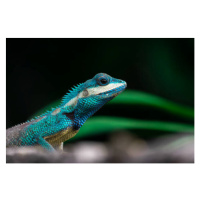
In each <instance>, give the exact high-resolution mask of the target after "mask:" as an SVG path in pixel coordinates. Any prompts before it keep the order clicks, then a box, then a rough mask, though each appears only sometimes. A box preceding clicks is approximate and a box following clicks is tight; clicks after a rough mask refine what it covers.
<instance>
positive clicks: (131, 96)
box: [109, 90, 194, 119]
mask: <svg viewBox="0 0 200 200" xmlns="http://www.w3.org/2000/svg"><path fill="white" fill-rule="evenodd" d="M109 104H111V105H112V104H125V105H129V106H134V105H145V106H151V107H157V108H159V109H163V110H165V111H167V112H170V113H172V114H175V115H179V116H182V117H186V118H191V119H193V118H194V109H193V108H189V107H187V106H182V105H179V104H177V103H174V102H171V101H169V100H166V99H164V98H161V97H158V96H155V95H151V94H148V93H145V92H140V91H135V90H126V91H124V92H123V93H122V94H120V95H119V96H117V97H116V98H114V99H113V100H112V101H110V102H109Z"/></svg>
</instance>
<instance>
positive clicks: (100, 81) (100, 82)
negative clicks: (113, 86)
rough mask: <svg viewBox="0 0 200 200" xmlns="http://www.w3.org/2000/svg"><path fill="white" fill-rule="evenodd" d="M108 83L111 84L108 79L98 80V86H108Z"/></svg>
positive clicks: (101, 78)
mask: <svg viewBox="0 0 200 200" xmlns="http://www.w3.org/2000/svg"><path fill="white" fill-rule="evenodd" d="M108 83H109V80H108V78H106V77H100V78H99V79H98V84H99V85H102V86H104V85H108Z"/></svg>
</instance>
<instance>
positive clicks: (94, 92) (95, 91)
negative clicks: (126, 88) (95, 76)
mask: <svg viewBox="0 0 200 200" xmlns="http://www.w3.org/2000/svg"><path fill="white" fill-rule="evenodd" d="M123 85H124V83H110V84H108V85H106V86H99V87H94V88H89V89H88V92H89V96H90V95H97V94H100V93H102V92H107V91H110V90H112V89H115V88H118V87H120V86H123Z"/></svg>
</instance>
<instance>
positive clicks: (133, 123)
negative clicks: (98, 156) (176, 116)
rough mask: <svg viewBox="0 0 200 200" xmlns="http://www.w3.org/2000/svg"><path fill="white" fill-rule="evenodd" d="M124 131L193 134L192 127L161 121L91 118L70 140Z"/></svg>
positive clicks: (104, 117)
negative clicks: (136, 130) (138, 130)
mask: <svg viewBox="0 0 200 200" xmlns="http://www.w3.org/2000/svg"><path fill="white" fill-rule="evenodd" d="M120 129H121V130H124V129H143V130H159V131H170V132H171V131H172V132H193V131H194V127H193V126H192V125H186V124H180V123H172V122H161V121H145V120H135V119H129V118H122V117H106V116H99V117H92V118H90V119H88V120H87V121H86V123H85V124H84V125H83V126H82V127H81V128H80V131H79V132H78V134H77V135H76V136H75V137H74V138H72V139H79V138H83V137H87V136H91V135H94V134H95V135H96V134H101V133H103V132H110V131H114V130H120ZM70 140H71V139H70Z"/></svg>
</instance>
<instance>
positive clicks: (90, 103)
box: [6, 73, 126, 151]
mask: <svg viewBox="0 0 200 200" xmlns="http://www.w3.org/2000/svg"><path fill="white" fill-rule="evenodd" d="M125 88H126V82H125V81H122V80H120V79H115V78H113V77H111V76H109V75H107V74H104V73H99V74H97V75H95V76H94V77H93V78H92V79H89V80H88V81H86V82H85V83H81V84H79V85H77V86H75V87H74V88H72V90H71V91H70V92H69V93H67V94H66V95H65V96H64V97H63V99H62V102H61V104H60V106H58V107H57V108H54V109H52V111H48V112H47V113H45V114H43V115H41V116H39V117H37V118H36V119H32V120H30V121H27V122H25V123H23V124H19V125H17V126H14V127H12V128H9V129H7V131H6V146H7V147H24V146H36V145H39V146H41V147H43V148H44V149H46V150H48V151H54V150H55V149H58V148H61V149H62V145H63V142H64V141H66V140H68V139H70V138H71V137H73V136H75V135H76V134H77V132H78V131H79V129H80V127H81V126H82V125H83V124H84V123H85V121H86V120H87V119H88V118H89V117H90V116H91V115H93V114H94V113H95V112H96V111H97V110H99V109H100V108H101V107H102V106H103V105H104V104H105V103H106V102H108V101H110V100H112V99H113V98H114V97H115V96H117V95H118V94H119V93H121V92H122V91H123V90H124V89H125Z"/></svg>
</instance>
